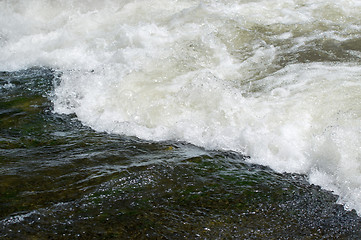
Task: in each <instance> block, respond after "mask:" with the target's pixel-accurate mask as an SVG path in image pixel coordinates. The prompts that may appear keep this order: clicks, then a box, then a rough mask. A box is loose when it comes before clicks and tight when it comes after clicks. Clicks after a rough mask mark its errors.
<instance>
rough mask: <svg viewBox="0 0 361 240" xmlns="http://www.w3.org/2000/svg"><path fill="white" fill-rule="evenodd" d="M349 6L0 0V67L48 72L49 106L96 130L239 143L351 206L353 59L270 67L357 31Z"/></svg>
mask: <svg viewBox="0 0 361 240" xmlns="http://www.w3.org/2000/svg"><path fill="white" fill-rule="evenodd" d="M360 8H361V6H360V4H359V3H357V2H356V1H346V0H344V1H338V2H337V3H334V1H331V0H329V1H307V0H305V1H292V0H282V1H279V0H277V1H276V0H274V1H269V0H268V1H228V2H227V3H223V2H221V1H212V0H208V1H204V2H203V3H202V4H199V3H195V2H193V1H188V0H184V1H170V0H169V1H167V0H162V1H112V0H108V1H105V2H102V3H101V4H100V3H99V2H98V1H71V0H68V1H50V0H32V1H21V0H20V1H14V2H11V3H10V2H9V1H2V2H0V16H2V17H1V18H2V20H3V21H1V22H0V36H1V38H0V49H1V52H2V54H1V55H0V64H1V68H2V70H18V69H22V68H26V67H30V66H37V65H41V66H49V67H52V68H54V69H58V70H59V71H61V72H62V73H63V75H62V79H61V82H60V84H59V85H58V86H56V88H55V98H54V100H53V102H54V109H55V111H56V112H58V113H75V114H76V115H77V116H78V118H79V119H80V120H81V121H82V122H83V123H84V124H86V125H88V126H91V127H92V128H94V129H96V130H98V131H107V132H111V133H118V134H126V135H134V136H138V137H140V138H144V139H151V140H181V141H187V142H190V143H193V144H196V145H198V146H203V147H205V148H208V149H222V150H234V151H239V152H242V153H244V154H247V155H250V156H251V158H250V160H249V161H251V162H254V163H259V164H264V165H267V166H270V167H272V168H273V169H275V170H277V171H280V172H283V171H287V172H296V173H302V174H307V175H308V176H309V179H310V182H311V183H315V184H319V185H321V186H322V187H324V188H325V189H329V190H332V191H334V192H335V193H337V194H339V195H340V199H339V201H340V202H341V203H343V204H345V206H346V207H347V208H355V209H356V210H357V211H358V213H359V214H360V213H361V204H360V202H361V196H360V194H359V192H360V188H361V179H360V177H361V169H360V163H361V157H360V153H361V149H360V146H361V145H360V139H361V138H360V137H361V121H360V118H361V103H360V101H359V99H360V97H361V96H360V93H361V91H360V90H361V89H360V88H361V86H360V76H361V67H360V66H358V65H355V64H351V63H339V64H335V63H308V64H302V63H294V64H290V65H289V66H286V67H284V68H282V69H280V66H279V65H277V61H278V59H279V57H280V56H283V54H285V53H287V54H298V51H302V50H303V48H304V47H307V46H313V45H312V44H313V42H314V41H322V39H328V40H334V41H336V42H337V41H339V42H342V41H345V40H349V39H352V38H356V39H357V38H359V37H360V36H359V33H358V31H359V29H360V24H359V23H360V20H361V17H360V14H359V12H360V10H361V9H360ZM325 9H327V11H325ZM352 52H353V55H354V56H358V54H359V52H358V51H357V50H352ZM277 69H278V70H277ZM276 70H277V71H276Z"/></svg>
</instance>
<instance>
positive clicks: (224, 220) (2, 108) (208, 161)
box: [0, 68, 361, 239]
mask: <svg viewBox="0 0 361 240" xmlns="http://www.w3.org/2000/svg"><path fill="white" fill-rule="evenodd" d="M56 75H57V74H56V73H55V72H54V71H51V70H49V69H43V68H33V69H28V70H24V71H19V72H11V73H9V72H1V73H0V238H1V239H295V238H297V239H359V238H360V237H361V219H360V218H359V217H358V216H357V215H356V213H355V211H351V212H348V211H345V210H344V209H343V207H342V206H341V205H338V204H336V199H337V197H336V196H334V195H332V194H331V193H330V192H326V191H324V190H321V189H320V188H319V187H317V186H314V185H309V184H308V183H307V179H306V178H305V177H304V176H299V175H291V174H279V173H276V172H274V171H272V170H270V169H269V168H266V167H262V166H258V165H250V164H248V163H246V162H245V156H242V155H240V154H238V153H233V152H219V151H208V150H204V149H202V148H198V147H196V146H193V145H189V144H186V143H182V142H149V141H144V140H139V139H137V138H132V137H126V136H118V135H111V134H107V133H99V132H94V131H93V130H91V129H89V128H87V127H84V126H83V125H82V124H81V123H79V122H78V121H77V120H76V118H75V116H65V115H58V114H54V113H53V111H52V104H51V101H50V100H49V99H51V97H52V96H51V93H52V88H53V84H54V83H55V82H56Z"/></svg>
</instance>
